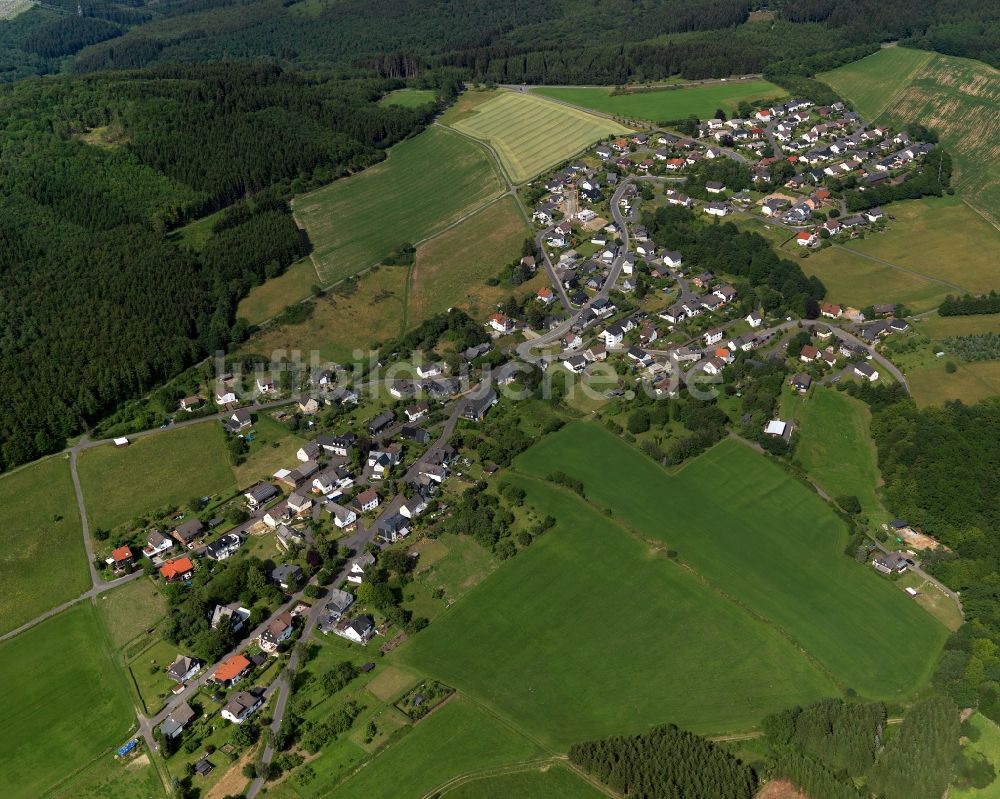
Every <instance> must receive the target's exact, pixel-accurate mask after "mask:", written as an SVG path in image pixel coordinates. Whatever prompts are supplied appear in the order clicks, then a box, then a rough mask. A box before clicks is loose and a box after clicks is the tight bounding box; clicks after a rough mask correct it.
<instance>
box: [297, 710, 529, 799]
mask: <svg viewBox="0 0 1000 799" xmlns="http://www.w3.org/2000/svg"><path fill="white" fill-rule="evenodd" d="M541 755H542V752H541V751H540V749H539V748H538V747H537V746H536V745H535V744H534V743H532V742H531V741H529V740H528V739H527V738H524V737H522V736H521V735H519V734H518V733H516V732H514V731H512V730H511V729H509V728H508V727H507V726H505V725H503V724H502V723H500V722H498V721H496V720H495V719H494V718H492V717H491V716H490V715H489V714H488V713H487V712H486V711H484V710H481V709H480V708H478V707H477V706H476V705H474V704H473V703H472V702H469V701H468V700H465V699H462V698H460V697H456V698H454V699H452V700H451V701H449V702H447V703H446V704H444V705H443V706H441V707H440V708H439V709H437V710H435V711H434V712H433V713H431V715H429V716H428V717H427V718H426V719H424V720H423V721H421V722H420V723H419V724H417V725H415V726H414V727H413V728H412V729H410V730H409V731H407V732H406V733H405V734H404V735H403V737H401V738H400V739H399V740H397V741H396V742H394V743H391V744H390V745H389V746H388V747H387V748H386V749H384V750H383V751H382V753H381V754H379V755H378V756H377V757H375V758H374V759H372V760H371V761H370V762H369V763H367V764H365V765H364V766H363V767H362V768H361V769H360V770H359V771H358V772H357V773H356V774H355V775H354V776H352V777H351V778H350V779H348V780H346V781H345V782H343V783H342V784H340V785H338V786H337V787H336V790H330V789H331V788H332V787H333V786H324V785H321V784H320V780H319V779H317V780H316V781H315V782H313V783H312V784H311V785H310V790H309V792H308V794H307V795H314V796H317V795H323V796H330V795H336V796H337V797H338V799H351V797H359V799H361V798H363V799H369V798H370V797H374V796H393V797H397V798H398V799H406V798H407V797H413V799H418V798H419V797H422V796H425V795H426V794H428V793H429V792H431V791H432V790H434V789H435V788H437V787H438V786H441V785H444V784H445V783H447V782H448V781H449V780H452V779H454V778H455V777H458V776H461V775H463V774H466V773H468V772H470V771H478V770H479V769H484V768H490V767H493V766H501V765H506V764H509V763H520V762H523V761H526V760H532V759H535V758H538V757H540V756H541Z"/></svg>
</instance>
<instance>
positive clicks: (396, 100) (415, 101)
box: [378, 89, 434, 108]
mask: <svg viewBox="0 0 1000 799" xmlns="http://www.w3.org/2000/svg"><path fill="white" fill-rule="evenodd" d="M433 102H434V92H432V91H431V90H430V89H397V90H396V91H394V92H389V93H388V94H387V95H386V96H385V97H383V98H382V99H381V100H379V101H378V104H379V105H398V106H402V107H403V108H417V107H419V106H422V105H427V104H428V103H433Z"/></svg>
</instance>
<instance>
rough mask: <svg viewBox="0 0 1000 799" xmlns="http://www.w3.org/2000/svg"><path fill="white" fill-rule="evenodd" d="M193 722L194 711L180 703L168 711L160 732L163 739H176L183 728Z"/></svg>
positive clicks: (185, 703) (186, 704)
mask: <svg viewBox="0 0 1000 799" xmlns="http://www.w3.org/2000/svg"><path fill="white" fill-rule="evenodd" d="M193 720H194V710H192V709H191V705H189V704H188V703H187V702H181V703H180V704H179V705H178V706H177V707H175V708H174V709H173V710H171V711H170V713H169V714H168V715H167V717H166V718H165V719H164V720H163V723H162V724H161V725H160V732H161V733H163V737H164V738H176V737H177V736H178V735H180V734H181V733H182V732H183V731H184V728H185V727H186V726H187V725H188V724H190V723H191V722H192V721H193Z"/></svg>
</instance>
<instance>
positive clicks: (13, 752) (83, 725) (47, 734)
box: [0, 602, 135, 799]
mask: <svg viewBox="0 0 1000 799" xmlns="http://www.w3.org/2000/svg"><path fill="white" fill-rule="evenodd" d="M105 638H106V633H105V632H104V631H103V629H102V626H101V622H100V620H99V619H98V618H97V611H96V610H95V609H94V607H93V606H92V605H91V604H90V603H89V602H88V603H81V604H79V605H76V606H75V607H73V608H71V609H70V610H67V611H66V612H65V613H62V614H60V615H58V616H55V617H54V618H52V619H49V620H47V621H45V622H43V623H42V624H40V625H38V626H37V627H34V628H32V629H31V630H28V631H27V632H25V633H22V634H21V635H19V636H17V638H14V639H12V640H10V641H6V642H4V643H2V644H0V683H2V684H3V686H4V695H5V699H4V724H3V725H2V727H0V751H3V753H4V754H3V757H2V758H0V785H3V786H4V796H6V797H7V799H20V798H21V797H24V798H25V799H34V797H38V796H41V795H42V794H43V793H45V791H47V790H48V789H49V788H51V787H53V786H54V785H55V784H56V783H57V782H59V781H60V780H63V779H66V778H67V777H69V776H70V775H72V774H73V773H74V772H75V771H77V770H78V769H82V768H83V767H84V766H86V765H88V764H89V763H91V762H92V761H93V760H94V759H96V758H98V757H107V758H110V757H111V752H110V750H111V748H112V747H114V746H118V745H120V744H122V743H124V742H125V740H126V736H127V734H128V731H129V728H130V727H131V726H132V724H133V723H134V720H135V719H134V716H133V715H132V707H131V705H130V703H129V700H128V691H127V687H126V684H125V678H124V676H123V675H122V672H121V670H120V669H119V668H118V667H117V666H116V664H115V663H114V661H113V659H112V658H111V656H110V654H109V652H108V648H107V644H106V643H105Z"/></svg>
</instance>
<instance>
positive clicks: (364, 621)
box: [334, 616, 376, 646]
mask: <svg viewBox="0 0 1000 799" xmlns="http://www.w3.org/2000/svg"><path fill="white" fill-rule="evenodd" d="M334 632H335V633H336V634H337V635H339V636H340V637H341V638H346V639H347V640H348V641H353V642H354V643H356V644H361V645H362V646H364V645H365V644H367V643H368V641H370V640H371V638H372V636H373V635H375V633H376V629H375V620H374V619H373V618H372V617H371V616H358V617H357V618H356V619H353V620H352V621H349V622H342V623H341V624H339V625H338V626H337V628H336V629H335V630H334Z"/></svg>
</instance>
